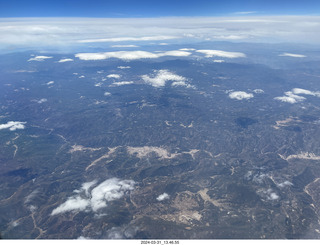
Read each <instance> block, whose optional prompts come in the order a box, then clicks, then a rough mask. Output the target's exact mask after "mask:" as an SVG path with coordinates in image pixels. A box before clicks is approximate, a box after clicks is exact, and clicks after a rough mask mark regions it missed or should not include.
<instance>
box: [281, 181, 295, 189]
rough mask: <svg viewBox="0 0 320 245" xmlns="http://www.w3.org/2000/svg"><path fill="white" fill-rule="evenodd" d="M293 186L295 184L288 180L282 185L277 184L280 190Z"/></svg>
mask: <svg viewBox="0 0 320 245" xmlns="http://www.w3.org/2000/svg"><path fill="white" fill-rule="evenodd" d="M292 185H293V184H292V183H291V182H290V181H288V180H286V181H284V182H282V183H279V184H277V186H278V187H280V188H283V187H286V186H292Z"/></svg>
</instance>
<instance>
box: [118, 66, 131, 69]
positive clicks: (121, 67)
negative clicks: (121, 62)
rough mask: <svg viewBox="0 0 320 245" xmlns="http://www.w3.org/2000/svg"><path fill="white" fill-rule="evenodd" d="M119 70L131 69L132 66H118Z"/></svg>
mask: <svg viewBox="0 0 320 245" xmlns="http://www.w3.org/2000/svg"><path fill="white" fill-rule="evenodd" d="M118 68H119V69H130V68H131V67H130V66H118Z"/></svg>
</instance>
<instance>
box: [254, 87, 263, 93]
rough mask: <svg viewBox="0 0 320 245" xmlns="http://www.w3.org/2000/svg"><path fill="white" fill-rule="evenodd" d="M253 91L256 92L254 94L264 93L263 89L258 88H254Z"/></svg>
mask: <svg viewBox="0 0 320 245" xmlns="http://www.w3.org/2000/svg"><path fill="white" fill-rule="evenodd" d="M253 92H254V93H256V94H263V93H264V91H263V90H262V89H259V88H257V89H254V90H253Z"/></svg>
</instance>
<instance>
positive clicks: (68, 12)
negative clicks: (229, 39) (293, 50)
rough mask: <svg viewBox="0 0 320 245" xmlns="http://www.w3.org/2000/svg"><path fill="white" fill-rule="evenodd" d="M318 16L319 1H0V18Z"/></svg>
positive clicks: (319, 10) (319, 12) (319, 11)
mask: <svg viewBox="0 0 320 245" xmlns="http://www.w3.org/2000/svg"><path fill="white" fill-rule="evenodd" d="M319 14H320V1H319V0H303V1H302V0H157V1H152V0H111V1H110V0H0V18H8V17H9V18H10V17H91V18H106V17H108V18H110V17H112V18H117V17H118V18H141V17H165V16H228V15H319Z"/></svg>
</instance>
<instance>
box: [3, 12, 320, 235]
mask: <svg viewBox="0 0 320 245" xmlns="http://www.w3.org/2000/svg"><path fill="white" fill-rule="evenodd" d="M46 21H48V22H45V23H44V24H43V23H42V22H41V21H39V20H36V21H35V22H34V20H30V23H29V22H28V21H26V20H19V19H16V20H10V21H8V20H3V19H0V34H1V35H2V37H1V38H0V145H1V147H0V189H1V192H0V210H1V211H0V236H1V238H4V239H319V238H320V140H319V139H320V69H319V67H320V49H319V44H318V42H317V40H319V39H317V38H318V37H317V35H318V34H317V33H316V32H313V31H312V30H313V29H312V30H311V29H310V28H314V27H315V26H316V27H317V28H319V26H320V24H319V23H320V22H319V19H318V18H316V17H315V19H308V20H306V21H305V22H302V21H300V20H299V21H295V22H294V23H295V26H297V27H298V26H300V27H299V28H300V29H299V31H301V32H299V33H300V34H297V35H295V34H294V32H293V31H292V32H291V30H293V28H290V25H289V24H288V23H293V19H290V18H287V19H281V18H278V19H277V18H264V19H259V18H258V17H254V18H251V19H245V18H242V19H241V18H240V20H239V19H235V18H233V19H232V18H231V19H228V18H225V19H214V20H211V19H206V18H204V19H200V20H199V19H193V20H192V21H191V22H188V23H186V24H185V20H181V19H164V21H158V20H156V21H158V22H152V21H154V20H150V22H152V23H151V24H150V26H148V25H149V23H150V22H149V21H145V23H144V21H140V20H139V21H140V22H139V21H138V22H139V26H140V27H141V28H140V27H139V28H136V29H135V28H133V27H132V26H134V24H135V23H138V22H137V20H132V23H133V22H134V23H133V24H128V26H126V25H124V24H123V23H122V22H121V21H122V20H119V21H120V22H121V23H120V22H116V21H115V22H112V21H111V20H107V22H101V23H102V24H101V26H100V27H99V26H98V24H95V25H93V24H92V25H91V24H89V25H88V26H90V28H91V29H88V30H89V31H88V32H87V33H84V34H83V33H81V34H79V33H80V31H79V30H80V27H79V29H77V28H76V27H74V28H70V29H63V28H62V25H60V26H59V23H60V22H55V20H46ZM63 21H66V23H68V25H70V26H71V25H74V23H76V22H77V21H78V20H77V19H75V20H72V19H71V20H63ZM72 21H74V22H72ZM86 21H87V20H85V21H84V22H83V23H86ZM95 21H96V22H95V23H99V21H101V20H95ZM108 21H109V22H108ZM135 21H136V22H135ZM179 21H180V22H179ZM111 22H112V24H110V26H113V27H112V28H109V26H108V24H106V23H111ZM129 22H130V21H129ZM129 22H128V23H129ZM173 22H174V23H175V24H170V23H173ZM200 22H201V23H200ZM35 23H36V24H35ZM57 23H58V24H57ZM61 23H62V22H61ZM61 23H60V24H61ZM70 23H71V24H70ZM77 23H78V22H77ZM119 23H120V24H119ZM154 23H157V24H154ZM168 23H169V24H168ZM190 23H192V24H190ZM243 23H244V24H243ZM272 23H273V24H272ZM184 24H185V26H184ZM189 24H190V27H187V25H189ZM200 24H201V26H202V27H201V28H202V29H201V28H200V27H199V26H200ZM130 25H131V27H132V28H131V27H130ZM153 25H154V26H156V27H153ZM165 25H169V26H171V27H170V28H167V27H164V26H165ZM222 25H224V27H222ZM240 25H241V28H242V29H241V28H240ZM97 26H98V27H99V28H102V26H103V28H106V29H104V32H102V31H101V30H100V29H99V28H98V27H97ZM276 27H277V28H278V29H277V28H276ZM68 28H69V27H68ZM81 28H82V27H81ZM86 28H89V27H86ZM94 28H97V29H94ZM224 28H225V29H224ZM239 28H240V29H239ZM98 29H99V30H98ZM191 29H192V30H191ZM13 30H17V31H16V33H14V31H13ZM70 30H75V32H70ZM239 30H240V31H239ZM304 30H305V32H303V31H304ZM78 32H79V33H78ZM30 33H31V34H30ZM43 33H45V35H46V38H44V36H43ZM61 33H62V34H61ZM119 33H120V34H119ZM272 33H274V36H272V35H271V34H272ZM283 33H285V34H283ZM301 33H302V34H301ZM303 33H305V34H303ZM28 35H29V36H28ZM59 35H61V36H63V38H61V39H59V38H58V36H59ZM284 35H285V36H286V37H287V36H288V35H291V36H290V40H289V39H286V38H282V37H283V36H284ZM308 35H309V36H308ZM265 36H268V37H269V38H265ZM279 37H281V38H282V39H281V38H279ZM298 37H299V39H297V40H296V42H292V39H294V38H298ZM34 38H35V39H34ZM277 38H279V39H277ZM5 39H8V40H9V39H10V41H8V42H7V41H4V40H5ZM253 39H254V40H253ZM276 39H277V40H276ZM21 40H28V42H30V43H29V44H28V45H25V43H24V45H22V44H21V42H22V41H21ZM310 40H313V41H314V42H312V41H310Z"/></svg>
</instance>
